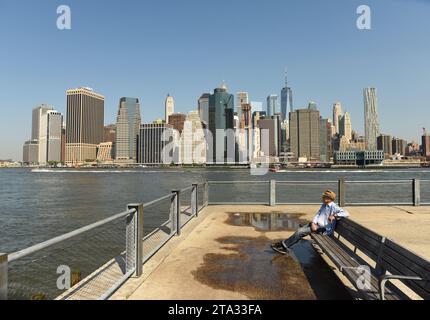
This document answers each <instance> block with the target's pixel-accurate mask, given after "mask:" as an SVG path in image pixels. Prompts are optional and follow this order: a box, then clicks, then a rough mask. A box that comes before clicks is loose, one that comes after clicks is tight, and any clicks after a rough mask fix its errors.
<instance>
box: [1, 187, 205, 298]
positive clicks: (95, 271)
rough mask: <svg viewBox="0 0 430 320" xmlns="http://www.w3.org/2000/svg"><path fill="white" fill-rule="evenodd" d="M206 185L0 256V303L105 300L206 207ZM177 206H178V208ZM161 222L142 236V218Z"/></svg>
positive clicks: (135, 274) (181, 191) (140, 269)
mask: <svg viewBox="0 0 430 320" xmlns="http://www.w3.org/2000/svg"><path fill="white" fill-rule="evenodd" d="M207 188H208V184H207V183H202V184H193V185H192V186H190V187H188V188H185V189H182V190H175V191H173V192H172V193H171V194H168V195H165V196H163V197H161V198H159V199H156V200H154V201H151V202H148V203H145V204H142V203H137V204H129V205H128V206H127V210H126V211H124V212H121V213H118V214H116V215H114V216H112V217H109V218H107V219H103V220H101V221H98V222H96V223H93V224H90V225H87V226H85V227H82V228H79V229H77V230H74V231H72V232H69V233H66V234H63V235H61V236H58V237H55V238H53V239H50V240H47V241H45V242H42V243H39V244H36V245H34V246H31V247H29V248H26V249H23V250H20V251H18V252H14V253H11V254H0V300H5V299H8V298H9V299H108V298H109V297H110V296H111V295H112V294H113V293H114V292H115V291H116V290H117V289H118V288H119V287H120V286H121V285H122V284H124V282H125V281H127V279H129V278H130V277H132V276H136V277H138V276H140V275H142V272H143V270H142V268H143V266H144V264H145V263H146V262H147V261H148V260H149V259H150V258H151V257H152V256H153V255H154V254H155V253H156V252H158V250H160V249H161V248H162V247H163V246H164V245H165V244H166V243H167V242H168V241H169V240H170V239H171V238H172V237H173V236H175V235H180V233H181V229H182V228H183V227H184V226H185V225H186V224H187V223H188V222H189V221H191V219H192V218H194V217H197V216H198V214H199V212H200V211H201V210H202V209H203V208H205V207H206V206H207V205H208V201H207V199H208V197H207V195H208V191H207ZM181 202H182V203H183V205H181ZM151 213H152V214H154V215H156V216H157V217H160V218H161V219H163V217H164V218H165V221H164V222H163V223H161V224H160V225H159V226H158V227H156V228H155V229H154V230H153V231H151V232H149V233H148V234H146V235H145V234H144V216H145V215H147V214H148V215H149V214H151Z"/></svg>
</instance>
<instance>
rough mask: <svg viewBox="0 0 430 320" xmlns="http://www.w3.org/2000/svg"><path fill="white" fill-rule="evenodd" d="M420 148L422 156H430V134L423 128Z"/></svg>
mask: <svg viewBox="0 0 430 320" xmlns="http://www.w3.org/2000/svg"><path fill="white" fill-rule="evenodd" d="M421 150H422V154H423V157H426V158H429V157H430V135H428V134H427V132H426V131H425V129H424V133H423V135H422V137H421Z"/></svg>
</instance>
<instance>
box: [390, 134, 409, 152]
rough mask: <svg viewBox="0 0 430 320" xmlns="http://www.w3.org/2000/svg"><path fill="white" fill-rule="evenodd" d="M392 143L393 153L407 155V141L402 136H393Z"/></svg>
mask: <svg viewBox="0 0 430 320" xmlns="http://www.w3.org/2000/svg"><path fill="white" fill-rule="evenodd" d="M391 145H392V154H393V155H401V156H405V155H406V146H407V142H406V141H405V140H403V139H400V138H393V141H392V143H391Z"/></svg>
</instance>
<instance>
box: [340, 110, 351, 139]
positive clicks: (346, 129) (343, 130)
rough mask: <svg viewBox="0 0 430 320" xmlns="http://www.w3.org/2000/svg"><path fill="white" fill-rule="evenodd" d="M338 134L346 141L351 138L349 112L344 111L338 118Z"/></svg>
mask: <svg viewBox="0 0 430 320" xmlns="http://www.w3.org/2000/svg"><path fill="white" fill-rule="evenodd" d="M339 134H340V135H342V136H344V137H345V138H346V139H347V140H348V141H350V140H351V139H352V125H351V116H350V114H349V112H345V114H344V115H342V116H340V119H339Z"/></svg>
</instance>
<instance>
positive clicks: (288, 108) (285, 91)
mask: <svg viewBox="0 0 430 320" xmlns="http://www.w3.org/2000/svg"><path fill="white" fill-rule="evenodd" d="M293 111H294V107H293V91H292V90H291V88H290V87H289V86H288V79H287V73H286V72H285V85H284V87H283V88H282V90H281V113H282V121H284V120H288V113H289V112H293Z"/></svg>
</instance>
